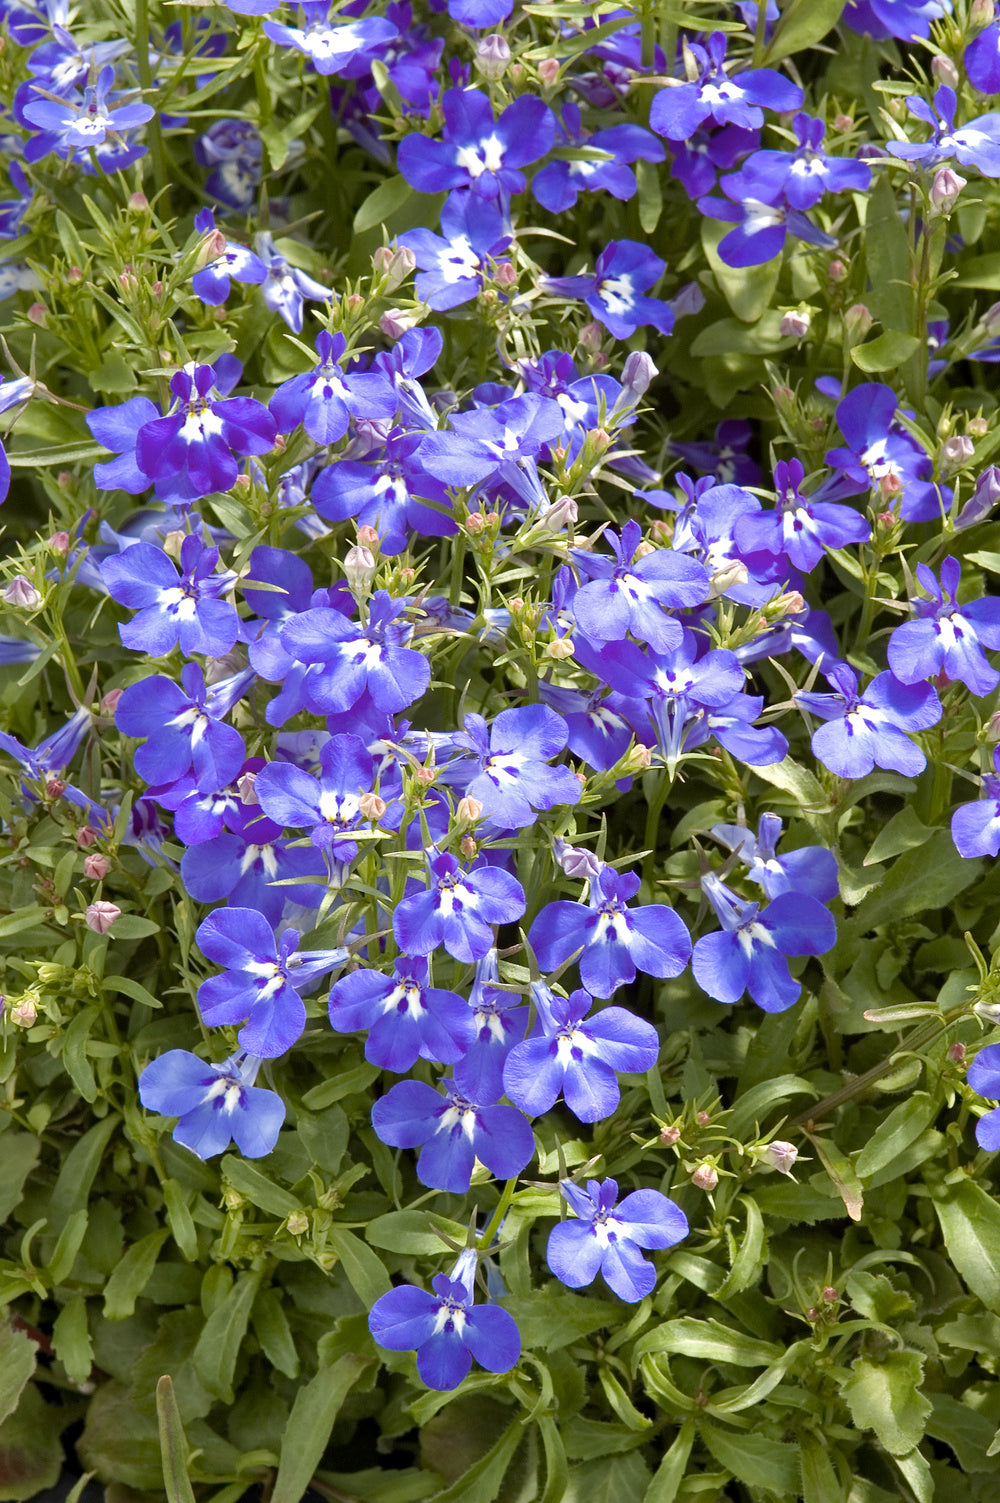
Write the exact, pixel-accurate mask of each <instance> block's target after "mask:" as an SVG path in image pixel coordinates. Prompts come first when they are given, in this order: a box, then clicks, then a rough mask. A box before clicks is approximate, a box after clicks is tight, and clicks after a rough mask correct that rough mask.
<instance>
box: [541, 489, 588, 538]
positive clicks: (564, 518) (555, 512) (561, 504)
mask: <svg viewBox="0 0 1000 1503" xmlns="http://www.w3.org/2000/svg"><path fill="white" fill-rule="evenodd" d="M579 516H580V508H579V507H578V506H577V504H576V501H575V500H574V498H573V497H572V496H560V497H559V500H558V501H553V503H552V505H551V506H550V507H549V509H548V510H547V511H545V512H543V513H542V515H541V517H540V518H539V525H540V526H541V528H542V529H543V530H544V531H545V532H553V533H555V532H564V531H565V529H566V528H567V527H575V526H576V524H577V521H578V519H579Z"/></svg>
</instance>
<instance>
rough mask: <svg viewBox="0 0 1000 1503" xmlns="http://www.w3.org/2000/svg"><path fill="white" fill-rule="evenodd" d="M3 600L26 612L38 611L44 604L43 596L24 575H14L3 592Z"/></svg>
mask: <svg viewBox="0 0 1000 1503" xmlns="http://www.w3.org/2000/svg"><path fill="white" fill-rule="evenodd" d="M3 598H4V600H5V601H6V602H7V604H8V605H17V606H20V607H21V609H22V610H25V611H36V610H37V609H38V607H39V606H40V605H41V603H42V597H41V595H39V593H38V591H37V590H36V589H35V587H34V585H33V584H32V583H31V580H30V579H26V578H25V576H24V575H23V574H15V575H14V578H13V579H12V580H11V582H10V584H9V585H7V587H6V589H5V590H4V592H3Z"/></svg>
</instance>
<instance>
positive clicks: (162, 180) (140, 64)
mask: <svg viewBox="0 0 1000 1503" xmlns="http://www.w3.org/2000/svg"><path fill="white" fill-rule="evenodd" d="M135 57H136V68H137V70H138V73H139V83H140V85H141V87H142V92H143V95H147V94H149V93H151V92H152V88H153V69H152V65H151V63H150V61H149V0H135ZM148 102H149V101H148V100H146V103H148ZM146 133H147V136H148V139H149V160H150V162H151V163H152V167H153V181H154V182H155V184H156V192H157V196H159V195H160V194H166V193H167V189H168V186H169V180H168V178H167V169H166V163H165V160H164V156H163V132H162V131H161V129H160V117H159V115H154V116H153V118H152V120H150V122H149V124H148V125H147V126H146Z"/></svg>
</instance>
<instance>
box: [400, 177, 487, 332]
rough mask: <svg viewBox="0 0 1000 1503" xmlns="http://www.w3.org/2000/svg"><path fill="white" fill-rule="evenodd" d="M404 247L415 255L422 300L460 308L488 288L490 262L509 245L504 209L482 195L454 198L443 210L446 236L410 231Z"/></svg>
mask: <svg viewBox="0 0 1000 1503" xmlns="http://www.w3.org/2000/svg"><path fill="white" fill-rule="evenodd" d="M399 244H400V245H402V246H406V247H407V248H408V249H409V250H411V251H413V253H414V255H415V256H416V258H417V265H418V266H419V267H420V269H421V270H420V274H419V275H418V277H417V283H416V286H417V297H418V298H419V299H420V301H421V302H423V303H426V304H427V306H428V307H429V308H434V309H435V310H436V311H443V310H445V309H447V308H458V307H460V306H461V305H462V303H468V302H470V301H471V300H472V298H474V297H476V296H477V295H478V294H479V293H480V292H481V291H482V289H483V287H484V286H485V284H486V280H487V277H488V276H489V273H490V268H489V262H490V261H495V260H498V259H499V258H500V256H501V255H502V254H503V252H504V251H505V250H506V249H507V247H508V245H509V244H510V235H509V234H505V233H504V223H503V219H502V217H501V214H500V210H499V209H498V208H497V207H496V205H495V203H492V202H491V201H490V200H489V199H484V198H482V197H481V196H480V195H479V194H478V193H467V192H458V193H449V195H448V197H447V199H446V200H445V204H444V208H443V209H442V210H441V234H440V235H435V234H433V233H432V231H430V230H425V229H421V230H408V231H407V232H406V234H405V235H400V236H399Z"/></svg>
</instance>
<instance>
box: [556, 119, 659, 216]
mask: <svg viewBox="0 0 1000 1503" xmlns="http://www.w3.org/2000/svg"><path fill="white" fill-rule="evenodd" d="M556 146H557V148H565V147H574V148H575V154H574V158H573V160H572V161H568V162H566V161H555V162H549V163H548V164H547V165H546V166H545V167H543V168H542V169H541V171H540V172H537V173H536V174H535V177H534V179H533V181H532V184H531V191H532V193H533V194H534V195H535V197H536V198H537V200H538V202H539V203H540V204H541V205H542V207H543V208H546V209H548V210H550V212H551V213H553V214H562V213H565V211H566V210H567V209H572V208H573V207H574V206H575V204H576V201H577V199H578V197H579V195H580V194H581V193H584V192H586V193H598V192H602V191H603V192H605V193H610V194H611V195H612V196H613V197H614V198H618V199H623V200H624V199H629V198H633V197H634V196H635V192H636V180H635V173H634V172H633V171H632V169H631V167H630V166H629V165H628V164H629V163H631V162H638V161H644V162H662V161H663V158H664V156H665V152H664V149H663V147H662V146H661V145H660V143H659V141H657V139H656V137H655V136H652V135H650V133H649V131H648V130H644V129H643V127H642V126H641V125H612V126H610V127H609V128H608V129H607V130H599V131H595V132H593V134H591V133H590V132H588V131H586V130H585V129H584V128H583V126H582V123H581V118H580V109H579V106H578V105H575V104H572V103H569V102H567V103H565V104H564V105H563V107H562V124H561V125H560V126H559V127H558V131H557V136H556ZM584 151H586V152H588V153H593V155H588V156H584V155H583V152H584Z"/></svg>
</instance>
